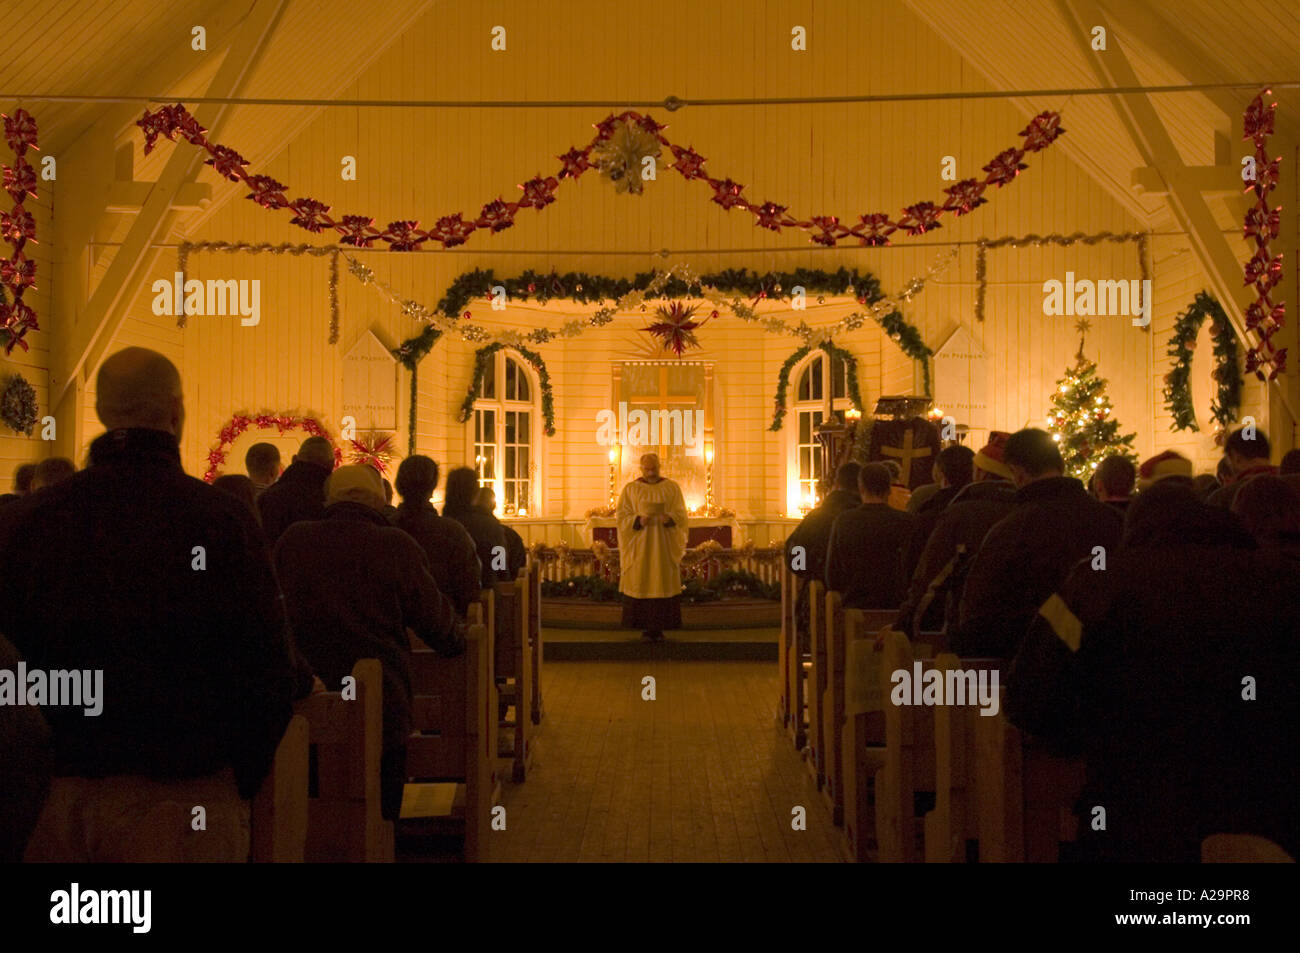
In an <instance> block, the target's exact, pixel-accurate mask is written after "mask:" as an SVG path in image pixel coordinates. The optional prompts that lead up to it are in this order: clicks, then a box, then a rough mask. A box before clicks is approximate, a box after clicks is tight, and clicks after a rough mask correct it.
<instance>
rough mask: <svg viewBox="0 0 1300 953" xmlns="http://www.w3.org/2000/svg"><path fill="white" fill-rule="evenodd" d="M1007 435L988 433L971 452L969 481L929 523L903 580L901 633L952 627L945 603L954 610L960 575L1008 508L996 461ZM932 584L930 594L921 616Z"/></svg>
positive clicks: (1003, 474) (1009, 486)
mask: <svg viewBox="0 0 1300 953" xmlns="http://www.w3.org/2000/svg"><path fill="white" fill-rule="evenodd" d="M1009 436H1011V435H1010V434H1007V433H1003V432H1001V431H993V432H992V433H991V434H990V435H989V442H988V443H987V444H986V445H985V446H984V448H983V449H981V450H980V451H979V452H978V453H976V454H975V458H974V461H973V463H974V482H972V483H969V484H967V485H966V486H965V487H963V488H962V489H961V490H959V491H958V492H957V494H956V495H955V496H953V498H952V500H951V502H950V503H949V504H948V505H947V506H946V507H944V509H943V510H942V512H940V513H939V516H938V519H936V520H935V524H934V529H933V530H931V531H930V534H929V537H928V538H927V539H926V541H925V547H924V549H922V550H921V556H920V558H919V559H918V560H917V562H916V568H915V569H913V571H912V574H911V576H910V577H905V580H906V581H907V592H906V595H905V596H904V598H903V605H902V608H901V609H900V610H899V614H898V621H897V622H896V623H895V625H896V627H897V628H898V629H900V630H901V631H903V632H907V633H909V634H912V635H914V634H915V633H916V632H938V631H941V630H942V629H944V628H945V625H946V624H949V623H950V624H951V625H956V621H957V620H956V612H955V611H954V612H953V613H952V615H953V618H952V619H948V618H947V616H948V605H949V603H951V604H952V606H953V608H954V610H955V607H956V605H957V603H958V602H959V601H960V598H961V587H962V585H963V583H964V579H965V572H966V570H967V569H968V568H969V565H970V561H971V560H972V559H974V557H975V553H976V551H977V550H978V549H979V546H980V543H981V542H983V541H984V535H985V534H986V533H987V532H988V531H989V530H990V529H991V528H992V527H993V525H994V524H995V523H997V522H998V521H999V520H1001V519H1002V518H1003V517H1004V516H1006V515H1007V514H1008V513H1010V512H1011V508H1012V506H1013V505H1014V501H1015V495H1016V488H1015V485H1014V484H1013V483H1012V482H1011V471H1010V470H1009V469H1008V468H1007V465H1006V463H1005V462H1003V459H1002V453H1003V448H1004V446H1005V444H1006V441H1007V438H1008V437H1009ZM932 586H933V587H934V589H935V592H934V593H933V594H931V595H930V596H929V599H930V601H929V606H928V608H926V609H925V611H924V612H923V613H921V607H922V604H923V603H924V602H925V601H926V599H927V593H929V590H930V589H931V587H932ZM918 613H921V614H920V615H918Z"/></svg>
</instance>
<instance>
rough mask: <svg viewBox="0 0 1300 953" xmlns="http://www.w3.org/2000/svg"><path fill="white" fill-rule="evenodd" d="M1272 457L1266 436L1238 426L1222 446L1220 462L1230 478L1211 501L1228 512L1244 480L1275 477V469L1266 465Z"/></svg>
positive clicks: (1214, 493)
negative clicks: (1226, 467) (1229, 472)
mask: <svg viewBox="0 0 1300 953" xmlns="http://www.w3.org/2000/svg"><path fill="white" fill-rule="evenodd" d="M1271 454H1272V451H1271V450H1270V448H1269V444H1268V437H1266V436H1264V432H1263V431H1262V430H1258V429H1256V428H1255V427H1254V426H1253V425H1252V426H1250V427H1238V428H1237V429H1236V430H1234V431H1233V432H1232V433H1230V434H1229V435H1228V439H1227V440H1225V441H1224V443H1223V459H1224V460H1226V461H1227V462H1228V468H1229V469H1230V470H1231V471H1232V479H1231V481H1229V482H1228V483H1227V484H1226V485H1224V486H1223V487H1221V488H1220V489H1218V490H1215V491H1214V492H1213V493H1212V494H1210V502H1211V503H1213V504H1214V505H1215V506H1222V507H1225V508H1227V509H1231V508H1232V499H1233V497H1235V496H1236V495H1237V494H1238V493H1239V492H1240V491H1241V488H1242V487H1243V486H1244V485H1245V484H1246V481H1247V480H1249V479H1251V478H1252V477H1257V476H1261V475H1271V476H1276V475H1277V467H1275V466H1273V465H1272V464H1270V463H1269V462H1268V461H1269V459H1270V456H1271Z"/></svg>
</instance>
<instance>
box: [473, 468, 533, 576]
mask: <svg viewBox="0 0 1300 953" xmlns="http://www.w3.org/2000/svg"><path fill="white" fill-rule="evenodd" d="M474 505H475V506H476V507H478V508H479V509H480V510H482V511H483V512H484V513H487V514H488V515H489V516H491V517H492V518H493V519H496V509H497V494H496V490H494V489H492V487H490V486H481V487H479V488H478V492H477V493H475V494H474ZM497 522H498V523H500V522H501V521H500V520H497ZM501 532H503V533H505V536H506V564H507V565H508V566H509V567H510V578H511V579H515V578H518V576H519V570H521V569H523V568H524V566H525V565H527V563H528V548H527V547H526V546H524V538H523V537H522V536H520V535H519V534H518V533H517V532H515V528H514V527H513V526H510V525H509V524H507V523H501Z"/></svg>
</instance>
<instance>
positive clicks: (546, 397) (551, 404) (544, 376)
mask: <svg viewBox="0 0 1300 953" xmlns="http://www.w3.org/2000/svg"><path fill="white" fill-rule="evenodd" d="M502 348H509V349H510V350H512V351H515V352H517V353H518V354H519V356H520V357H522V358H523V359H524V360H526V361H527V362H528V363H529V364H530V365H531V366H532V368H533V370H535V371H537V378H538V380H540V381H541V385H542V420H543V422H544V423H545V424H546V428H545V432H546V436H548V437H554V436H555V394H554V393H553V392H552V390H551V375H550V373H548V372H547V370H546V362H545V361H544V360H542V355H540V354H538V353H537V352H536V351H530V350H529V349H528V348H526V347H519V346H517V345H512V344H501V343H496V344H488V345H485V346H484V347H481V348H479V349H478V350H477V351H475V352H474V383H472V384H471V385H470V388H469V393H468V394H466V395H465V400H464V402H463V403H462V404H461V405H460V418H459V419H460V421H461V423H464V422H465V421H467V420H469V418H470V415H471V414H473V413H474V401H476V400H478V398H479V395H480V394H481V393H483V377H484V376H485V375H486V374H487V367H488V365H487V362H488V361H490V360H492V356H493V355H494V354H496V352H497V351H499V350H501V349H502Z"/></svg>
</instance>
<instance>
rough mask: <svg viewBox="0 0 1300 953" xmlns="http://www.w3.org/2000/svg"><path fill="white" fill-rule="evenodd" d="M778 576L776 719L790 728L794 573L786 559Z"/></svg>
mask: <svg viewBox="0 0 1300 953" xmlns="http://www.w3.org/2000/svg"><path fill="white" fill-rule="evenodd" d="M777 578H778V579H779V581H780V583H781V635H780V636H779V637H778V639H777V642H776V667H777V671H778V672H779V673H780V682H781V686H780V694H779V696H778V698H777V703H776V721H777V724H778V725H780V726H781V727H782V728H783V729H785V730H787V731H788V730H789V728H790V708H791V703H790V699H791V697H792V696H791V694H790V672H789V664H790V662H789V658H790V639H791V636H792V633H793V631H794V590H793V582H794V573H792V572H790V567H789V566H788V565H787V564H786V560H785V559H784V558H783V559H782V560H781V565H780V567H779V570H778V575H777Z"/></svg>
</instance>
